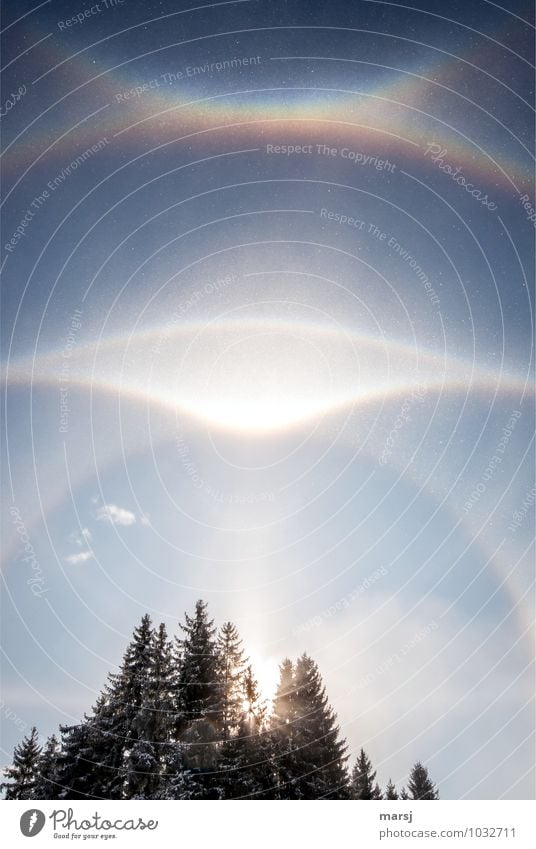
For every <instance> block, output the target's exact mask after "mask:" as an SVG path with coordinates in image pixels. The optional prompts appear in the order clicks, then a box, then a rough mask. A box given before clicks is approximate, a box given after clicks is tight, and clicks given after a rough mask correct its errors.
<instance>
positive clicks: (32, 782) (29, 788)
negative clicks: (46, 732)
mask: <svg viewBox="0 0 536 849" xmlns="http://www.w3.org/2000/svg"><path fill="white" fill-rule="evenodd" d="M40 755H41V747H40V746H39V737H38V734H37V729H36V728H35V726H34V727H33V728H32V729H31V731H30V733H29V734H28V735H26V737H24V738H23V740H22V741H21V742H20V743H19V744H18V745H17V746H15V749H14V750H13V763H12V764H11V766H9V767H7V768H6V769H5V770H4V775H5V777H6V778H8V779H10V780H9V782H7V781H5V782H3V783H2V784H1V785H0V789H1V790H4V789H5V791H6V795H5V798H6V800H13V799H33V798H34V792H35V786H36V781H37V777H38V764H39V758H40Z"/></svg>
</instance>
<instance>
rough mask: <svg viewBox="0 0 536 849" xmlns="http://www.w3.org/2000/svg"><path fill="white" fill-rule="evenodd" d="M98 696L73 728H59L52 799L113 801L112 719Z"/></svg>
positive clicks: (115, 771) (114, 749)
mask: <svg viewBox="0 0 536 849" xmlns="http://www.w3.org/2000/svg"><path fill="white" fill-rule="evenodd" d="M111 710H113V708H112V709H111V708H110V705H109V704H108V702H107V700H106V697H105V696H104V695H103V694H101V695H100V696H99V698H98V699H97V702H96V704H95V707H94V708H93V709H92V711H91V713H90V714H89V715H88V714H85V715H84V719H83V720H82V722H80V723H79V724H77V725H70V726H67V725H63V726H60V732H61V746H60V750H59V753H58V755H57V758H56V779H55V780H56V794H55V795H54V796H53V797H52V798H54V799H113V798H121V796H119V795H117V792H116V789H115V788H116V778H117V774H118V772H119V769H120V766H121V762H120V759H119V755H118V752H117V747H116V745H115V743H116V740H115V731H114V730H110V729H113V727H114V717H113V714H112V712H111Z"/></svg>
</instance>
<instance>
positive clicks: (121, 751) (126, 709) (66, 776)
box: [58, 614, 158, 799]
mask: <svg viewBox="0 0 536 849" xmlns="http://www.w3.org/2000/svg"><path fill="white" fill-rule="evenodd" d="M153 660H154V648H153V630H152V627H151V620H150V618H149V616H148V615H147V614H145V615H144V616H143V617H142V620H141V623H140V625H139V626H137V627H136V628H135V629H134V633H133V636H132V639H131V641H130V643H129V645H128V646H127V648H126V651H125V653H124V655H123V661H122V664H121V667H120V669H119V672H116V673H111V674H110V675H109V676H108V682H107V684H105V686H104V690H103V693H102V694H101V696H100V697H99V699H98V700H97V704H96V706H95V708H94V709H93V712H92V713H91V714H90V715H89V716H86V717H85V718H84V722H82V723H81V724H80V725H76V726H71V727H64V728H62V729H61V731H62V749H61V753H60V756H59V758H58V767H59V770H58V782H59V784H61V785H62V789H61V790H60V793H59V797H60V798H65V799H84V798H96V799H122V798H125V797H126V798H135V797H139V796H140V795H143V794H144V792H145V790H146V785H147V783H148V782H150V780H151V777H152V776H153V775H154V773H155V771H157V770H158V767H157V764H156V758H155V756H154V751H153V749H152V746H151V741H150V742H149V744H147V742H146V740H147V738H146V734H145V721H146V717H147V712H146V704H147V700H148V698H149V693H150V687H151V677H150V676H151V667H152V664H153Z"/></svg>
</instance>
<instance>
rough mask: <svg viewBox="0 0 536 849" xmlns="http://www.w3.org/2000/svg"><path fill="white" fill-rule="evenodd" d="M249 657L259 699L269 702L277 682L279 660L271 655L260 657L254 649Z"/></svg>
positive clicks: (273, 694)
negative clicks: (258, 690)
mask: <svg viewBox="0 0 536 849" xmlns="http://www.w3.org/2000/svg"><path fill="white" fill-rule="evenodd" d="M249 658H250V661H251V666H252V668H253V672H254V674H255V677H256V679H257V683H258V685H259V689H260V692H261V699H262V700H266V701H267V702H271V701H272V699H273V697H274V696H275V691H276V689H277V684H278V682H279V661H278V660H276V659H275V658H273V657H262V656H261V655H260V654H258V652H256V651H250V652H249ZM244 709H245V708H244Z"/></svg>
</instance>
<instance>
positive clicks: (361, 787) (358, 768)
mask: <svg viewBox="0 0 536 849" xmlns="http://www.w3.org/2000/svg"><path fill="white" fill-rule="evenodd" d="M375 779H376V772H374V771H373V769H372V764H371V762H370V760H369V758H368V757H367V755H366V754H365V752H364V750H363V749H361V751H360V752H359V755H358V757H357V761H356V763H355V765H354V768H353V770H352V777H351V779H350V793H351V797H352V799H381V798H382V793H381V790H380V788H379V786H378V783H377V782H376V780H375Z"/></svg>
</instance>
